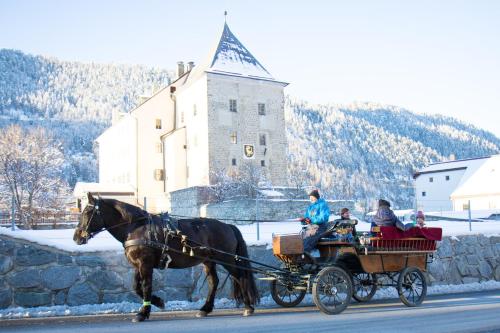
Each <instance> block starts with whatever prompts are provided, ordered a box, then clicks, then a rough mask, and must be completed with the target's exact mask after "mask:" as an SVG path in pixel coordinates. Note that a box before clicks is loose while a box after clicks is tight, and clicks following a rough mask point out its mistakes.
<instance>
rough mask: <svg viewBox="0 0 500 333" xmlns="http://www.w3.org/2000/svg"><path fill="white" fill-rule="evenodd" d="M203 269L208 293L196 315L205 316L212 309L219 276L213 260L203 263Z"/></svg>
mask: <svg viewBox="0 0 500 333" xmlns="http://www.w3.org/2000/svg"><path fill="white" fill-rule="evenodd" d="M203 270H204V271H205V274H206V275H207V281H208V295H207V300H206V301H205V304H204V305H203V306H202V307H201V309H200V311H198V313H197V314H196V317H206V316H207V314H209V313H210V312H212V310H213V309H214V300H215V293H216V292H217V286H218V285H219V277H218V276H217V270H216V269H215V264H214V263H213V262H205V263H203Z"/></svg>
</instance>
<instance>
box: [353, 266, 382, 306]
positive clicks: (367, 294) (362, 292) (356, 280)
mask: <svg viewBox="0 0 500 333" xmlns="http://www.w3.org/2000/svg"><path fill="white" fill-rule="evenodd" d="M352 281H353V289H354V292H353V295H352V297H353V298H354V299H355V300H356V301H358V302H368V301H369V300H371V299H372V297H373V295H375V292H376V291H377V275H375V274H369V273H360V274H354V275H353V277H352Z"/></svg>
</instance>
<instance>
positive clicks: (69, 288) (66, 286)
mask: <svg viewBox="0 0 500 333" xmlns="http://www.w3.org/2000/svg"><path fill="white" fill-rule="evenodd" d="M249 252H250V256H251V257H252V258H254V259H255V260H257V261H260V262H265V263H268V264H271V265H278V264H279V263H278V262H277V261H276V259H275V258H274V256H273V255H272V251H271V250H268V249H266V248H265V247H264V246H252V247H250V248H249ZM429 273H430V274H429V275H430V276H429V278H430V281H431V283H434V284H460V283H470V282H477V281H486V280H491V279H496V280H498V281H500V237H485V236H482V235H476V236H459V237H445V238H444V239H443V241H442V242H440V244H439V248H438V251H437V252H436V256H435V260H434V262H433V263H431V264H430V266H429ZM225 276H226V273H225V272H224V271H223V270H221V271H220V273H219V278H220V281H221V284H222V283H223V281H224V280H225ZM132 281H133V270H132V269H131V266H130V265H129V264H128V262H127V261H126V259H125V256H124V255H123V253H122V252H121V251H120V252H115V253H109V252H96V253H69V252H65V251H61V250H57V249H54V248H51V247H46V246H41V245H38V244H34V243H31V242H28V241H22V240H16V239H12V238H10V237H7V236H0V308H7V307H9V306H22V307H33V306H46V305H62V304H67V305H81V304H94V303H115V302H122V301H131V302H140V299H139V298H138V297H137V296H135V293H134V292H133V291H132V287H131V286H132ZM257 283H258V286H259V289H260V290H261V293H262V294H263V295H266V294H268V293H269V288H268V286H269V282H268V281H260V280H258V282H257ZM230 284H231V283H230V280H228V281H227V283H226V284H225V286H224V288H223V289H222V290H221V291H220V292H219V293H218V295H217V297H228V296H229V294H230V289H231V288H230V287H231V286H230ZM153 287H154V290H156V291H155V293H156V294H157V295H159V296H160V297H162V298H164V299H167V300H190V301H196V300H199V299H201V298H204V297H205V295H206V282H205V279H204V274H202V268H201V266H196V267H193V268H189V269H182V270H174V269H171V270H167V271H155V273H154V284H153Z"/></svg>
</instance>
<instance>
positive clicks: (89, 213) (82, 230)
mask: <svg viewBox="0 0 500 333" xmlns="http://www.w3.org/2000/svg"><path fill="white" fill-rule="evenodd" d="M87 197H88V204H87V206H86V207H85V209H84V210H83V212H82V214H81V215H80V221H79V222H78V225H77V226H76V228H75V234H74V235H73V240H74V241H75V243H76V244H78V245H82V244H87V242H88V241H89V239H91V238H92V237H93V236H94V235H95V234H97V233H99V232H100V231H102V230H103V229H104V228H105V226H104V220H103V204H104V201H103V200H102V199H100V198H97V199H96V198H94V197H93V196H92V194H90V193H87Z"/></svg>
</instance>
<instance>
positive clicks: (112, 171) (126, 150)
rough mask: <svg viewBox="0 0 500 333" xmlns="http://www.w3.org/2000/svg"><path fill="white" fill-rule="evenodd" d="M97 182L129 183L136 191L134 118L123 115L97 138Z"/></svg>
mask: <svg viewBox="0 0 500 333" xmlns="http://www.w3.org/2000/svg"><path fill="white" fill-rule="evenodd" d="M98 144H99V182H100V183H107V184H131V185H132V186H133V188H134V189H135V191H137V182H136V178H137V168H136V166H137V164H136V160H137V155H136V152H137V146H136V119H135V118H134V117H132V116H130V115H126V116H125V117H123V118H122V119H121V120H120V121H119V122H118V123H116V124H115V125H114V126H112V127H110V128H108V129H107V130H106V131H105V132H104V133H103V134H102V135H101V136H100V137H99V139H98Z"/></svg>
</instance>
